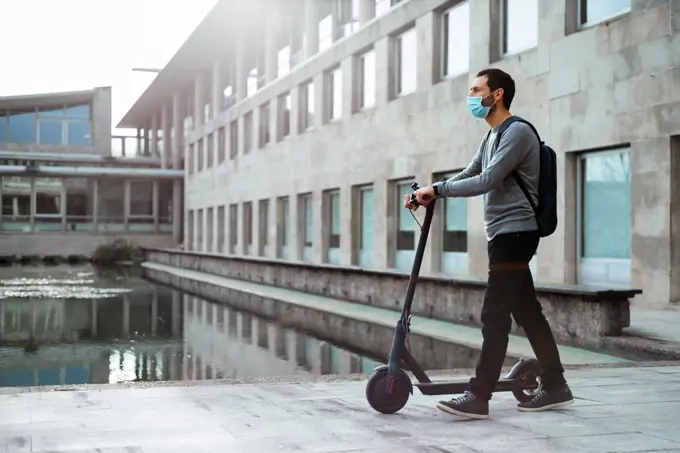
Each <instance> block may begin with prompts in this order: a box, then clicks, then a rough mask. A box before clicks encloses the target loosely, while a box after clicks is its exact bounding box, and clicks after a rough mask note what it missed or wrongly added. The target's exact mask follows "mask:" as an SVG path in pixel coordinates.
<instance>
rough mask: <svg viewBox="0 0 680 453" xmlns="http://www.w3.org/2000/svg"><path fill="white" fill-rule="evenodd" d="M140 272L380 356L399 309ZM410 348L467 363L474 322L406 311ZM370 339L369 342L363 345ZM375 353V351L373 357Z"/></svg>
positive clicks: (571, 358)
mask: <svg viewBox="0 0 680 453" xmlns="http://www.w3.org/2000/svg"><path fill="white" fill-rule="evenodd" d="M142 267H143V269H144V276H145V277H146V278H148V279H150V280H152V281H155V282H158V283H161V284H163V285H167V286H171V287H174V288H176V289H179V290H180V291H183V292H185V293H189V294H194V295H196V296H198V297H200V298H202V299H206V300H211V301H214V302H217V303H224V304H227V305H229V306H232V307H234V308H236V309H238V310H243V311H247V312H251V313H255V314H257V315H258V316H261V317H264V318H266V319H271V320H273V321H275V322H277V323H279V324H281V325H284V326H288V327H294V328H298V329H302V330H310V331H312V332H314V333H315V335H316V336H318V337H320V338H323V339H325V340H327V341H331V342H333V343H335V344H337V345H339V346H347V347H349V348H351V349H354V350H355V351H361V352H362V354H364V355H367V356H373V357H376V351H379V352H378V354H382V356H381V357H380V360H386V355H387V353H388V352H389V349H390V346H391V344H392V338H393V335H394V327H395V325H396V323H397V321H398V319H399V313H398V312H396V311H392V310H387V309H384V308H377V307H371V306H369V305H365V304H357V303H352V302H346V301H342V300H338V299H333V298H330V297H326V296H317V295H313V294H308V293H304V292H300V291H293V290H290V289H283V288H278V287H273V286H269V285H263V284H261V283H252V282H246V281H244V280H236V279H230V278H226V277H220V276H217V275H213V274H209V273H205V272H199V271H193V270H187V269H181V268H176V267H172V266H168V265H165V264H158V263H150V262H145V263H142ZM411 321H412V324H411V340H412V341H411V349H412V352H413V354H414V356H415V357H416V359H417V360H418V362H419V363H420V365H421V366H422V367H423V368H426V369H435V368H451V369H454V368H455V369H458V368H469V367H473V366H474V364H475V363H476V361H477V356H478V354H479V352H478V350H479V348H480V347H481V345H482V333H481V330H480V329H479V328H476V327H468V326H462V325H457V324H452V323H450V322H446V321H439V320H435V319H431V318H425V317H420V316H412V318H411ZM367 345H370V346H367ZM558 347H559V350H560V356H561V358H562V362H563V363H564V364H565V365H585V364H607V363H629V362H630V361H629V360H628V359H624V358H620V357H615V356H611V355H607V354H602V353H599V352H593V351H588V350H584V349H579V348H574V347H570V346H564V345H561V346H558ZM533 355H534V354H533V349H532V348H531V345H530V344H529V341H528V340H527V339H526V338H524V337H520V336H516V335H510V338H509V341H508V351H507V354H506V357H507V360H506V365H511V364H513V363H514V362H515V361H516V360H515V359H516V358H519V357H533ZM376 358H377V357H376Z"/></svg>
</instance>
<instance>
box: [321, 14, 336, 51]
mask: <svg viewBox="0 0 680 453" xmlns="http://www.w3.org/2000/svg"><path fill="white" fill-rule="evenodd" d="M332 45H333V16H332V14H329V15H328V16H326V17H324V18H323V19H321V20H320V21H319V52H323V51H324V50H326V49H328V48H329V47H331V46H332Z"/></svg>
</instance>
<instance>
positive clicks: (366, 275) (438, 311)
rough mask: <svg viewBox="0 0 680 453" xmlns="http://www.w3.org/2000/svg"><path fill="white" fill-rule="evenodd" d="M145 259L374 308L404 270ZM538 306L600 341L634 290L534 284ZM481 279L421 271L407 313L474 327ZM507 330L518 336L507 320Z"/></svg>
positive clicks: (204, 257) (561, 330) (566, 334)
mask: <svg viewBox="0 0 680 453" xmlns="http://www.w3.org/2000/svg"><path fill="white" fill-rule="evenodd" d="M144 255H145V257H144V259H145V260H146V261H149V262H153V263H160V264H165V265H168V266H173V267H176V268H181V269H191V270H196V271H200V272H206V273H209V274H213V275H219V276H223V277H228V278H234V279H240V280H246V281H251V282H255V283H261V284H265V285H272V286H277V287H281V288H287V289H292V290H295V291H304V292H307V293H311V294H318V295H322V296H328V297H333V298H337V299H341V300H346V301H351V302H355V303H360V304H364V305H370V306H374V307H380V308H386V309H390V310H395V311H398V310H400V309H401V305H402V303H403V298H404V294H405V292H406V286H407V284H408V279H409V275H408V274H405V273H400V272H396V271H391V270H373V269H371V270H368V269H362V268H358V267H338V266H331V265H318V264H311V263H301V262H289V261H282V260H272V259H263V258H255V257H233V256H224V255H216V254H208V253H198V252H190V251H183V250H173V249H151V248H147V249H144ZM536 286H537V288H536V289H537V293H538V296H539V300H540V301H541V303H542V305H543V311H544V313H545V315H546V318H547V319H548V321H549V322H550V324H551V326H552V327H553V329H554V331H555V335H556V337H557V338H558V341H560V342H562V343H564V344H573V345H587V346H599V345H600V344H601V342H602V337H605V336H618V335H621V333H622V330H623V328H624V327H627V326H629V325H630V302H629V298H630V297H633V296H634V295H635V294H639V293H640V292H641V291H639V290H612V289H609V288H597V287H581V286H569V285H540V284H537V285H536ZM485 287H486V283H485V281H483V280H481V279H473V278H467V279H465V278H452V277H450V276H443V275H424V276H422V277H420V279H419V281H418V287H417V289H416V296H415V301H414V304H413V314H415V315H420V316H424V317H428V318H433V319H438V320H442V321H449V322H454V323H460V324H468V325H475V326H481V306H482V300H483V296H484V290H485ZM512 333H515V334H519V335H523V331H522V329H521V328H520V327H519V326H517V325H516V324H513V328H512Z"/></svg>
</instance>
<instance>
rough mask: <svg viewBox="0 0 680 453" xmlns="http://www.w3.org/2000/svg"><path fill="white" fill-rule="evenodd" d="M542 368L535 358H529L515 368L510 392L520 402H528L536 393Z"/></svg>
mask: <svg viewBox="0 0 680 453" xmlns="http://www.w3.org/2000/svg"><path fill="white" fill-rule="evenodd" d="M542 371H543V369H542V367H541V364H540V363H539V362H538V360H536V359H529V360H525V361H524V362H522V364H521V365H520V367H519V369H518V370H517V376H516V377H515V381H514V386H513V387H514V388H513V389H512V394H513V395H514V396H515V399H516V400H517V401H519V402H520V403H528V402H529V401H531V400H532V399H534V397H535V396H536V393H538V388H539V382H538V379H539V378H540V376H541V373H542Z"/></svg>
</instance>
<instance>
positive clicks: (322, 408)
mask: <svg viewBox="0 0 680 453" xmlns="http://www.w3.org/2000/svg"><path fill="white" fill-rule="evenodd" d="M655 370H656V369H654V371H650V370H646V369H643V370H640V369H637V368H636V369H630V370H628V372H626V370H620V369H617V370H609V369H602V370H578V371H576V370H572V371H570V372H569V380H570V383H571V384H572V386H573V388H574V393H575V395H576V397H577V401H576V403H575V404H574V405H572V406H570V407H569V408H567V409H565V410H560V411H552V412H546V413H521V412H519V411H517V408H516V405H517V401H515V399H514V398H513V396H512V395H511V394H509V393H504V394H496V395H494V398H493V399H492V401H491V419H490V420H485V421H466V420H462V419H460V418H458V417H455V416H451V415H449V414H445V413H443V412H441V411H439V410H437V409H436V408H435V404H436V402H437V401H438V400H439V399H443V398H446V399H448V397H447V396H442V397H436V396H425V395H421V394H419V393H418V391H417V390H416V393H415V394H414V395H413V396H412V397H411V398H410V399H409V402H408V404H407V405H406V407H404V408H403V409H402V410H401V411H400V412H399V413H397V414H393V415H383V414H379V413H377V412H375V411H374V410H373V409H371V408H370V406H369V405H368V403H367V402H366V400H365V397H364V393H363V392H364V388H365V382H361V381H349V382H342V381H340V382H333V383H327V382H319V383H314V382H305V383H303V384H273V385H266V384H257V385H214V386H213V385H211V386H186V387H161V388H154V387H144V388H132V389H118V388H116V389H111V390H101V391H100V390H97V391H79V392H38V393H25V394H21V393H19V394H16V395H1V396H0V408H1V409H0V410H2V412H1V413H2V416H1V417H0V453H5V452H7V453H9V452H12V453H29V452H36V453H47V452H54V453H89V452H95V451H97V452H100V453H119V452H126V453H179V452H182V453H184V452H191V453H203V452H205V453H224V452H227V451H228V452H229V453H238V452H247V453H253V452H257V453H268V452H298V453H312V452H316V453H332V452H336V453H340V452H343V453H347V452H349V453H351V452H354V453H359V452H365V453H371V452H372V453H379V452H380V453H383V452H384V453H396V452H399V453H411V452H416V453H447V452H450V453H453V452H462V453H476V452H484V453H493V452H503V453H505V452H507V451H508V445H512V448H513V450H515V451H523V452H525V453H550V452H558V453H573V452H584V453H588V452H591V451H593V452H598V453H603V452H605V453H606V452H608V451H612V452H617V453H628V452H638V451H645V450H647V451H649V450H655V449H656V450H660V451H673V449H680V434H678V433H679V432H680V430H677V428H676V426H675V425H676V424H677V423H676V421H677V420H678V418H680V379H677V376H676V373H662V372H657V371H655ZM649 376H653V378H649ZM648 378H649V380H650V382H653V383H652V384H651V385H649V383H645V382H646V380H648Z"/></svg>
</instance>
